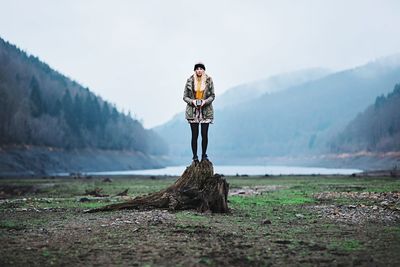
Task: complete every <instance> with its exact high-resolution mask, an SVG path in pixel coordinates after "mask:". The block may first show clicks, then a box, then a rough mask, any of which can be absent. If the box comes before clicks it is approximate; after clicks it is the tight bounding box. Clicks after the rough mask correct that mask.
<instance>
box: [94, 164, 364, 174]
mask: <svg viewBox="0 0 400 267" xmlns="http://www.w3.org/2000/svg"><path fill="white" fill-rule="evenodd" d="M185 168H186V166H172V167H166V168H162V169H150V170H135V171H113V172H90V173H88V174H91V175H96V174H97V175H131V174H137V175H172V176H180V175H181V174H182V173H183V171H184V170H185ZM214 172H215V173H219V174H224V175H246V174H247V175H266V174H268V175H280V174H282V175H291V174H296V175H311V174H344V175H348V174H353V173H359V172H362V171H361V170H357V169H331V168H314V167H293V166H237V165H232V166H231V165H215V166H214Z"/></svg>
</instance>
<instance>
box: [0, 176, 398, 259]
mask: <svg viewBox="0 0 400 267" xmlns="http://www.w3.org/2000/svg"><path fill="white" fill-rule="evenodd" d="M225 178H226V179H227V181H228V182H229V183H230V186H231V190H230V192H231V194H230V196H229V206H230V209H231V212H230V213H228V214H211V213H206V214H202V213H198V212H196V211H177V212H171V211H166V210H152V211H134V210H125V211H117V212H107V213H84V210H86V209H90V208H94V207H99V206H102V205H105V204H109V203H114V202H119V201H124V200H126V199H131V198H133V197H135V196H137V195H141V194H145V193H149V192H154V191H157V190H160V189H161V188H164V187H165V186H167V185H169V184H171V183H173V181H174V178H173V177H172V178H164V177H151V178H146V177H139V178H138V177H126V178H118V177H117V178H115V177H111V178H110V179H108V181H106V180H105V179H104V178H91V179H85V178H81V179H68V178H60V179H58V178H56V179H47V178H46V179H18V180H15V179H13V180H11V179H0V242H1V249H0V266H87V265H89V266H400V253H398V252H399V251H400V193H399V189H400V180H399V179H394V178H379V177H372V178H371V177H368V178H363V177H357V178H354V177H345V176H343V177H342V176H335V177H325V176H321V177H318V176H317V177H316V176H310V177H305V176H298V177H295V176H291V177H280V176H277V177H245V178H237V177H225ZM94 188H102V191H101V192H103V193H104V194H107V195H108V196H105V197H94V196H89V195H86V194H85V192H86V190H87V189H94ZM124 189H128V195H127V196H122V197H121V196H115V195H116V194H117V193H118V192H121V191H123V190H124Z"/></svg>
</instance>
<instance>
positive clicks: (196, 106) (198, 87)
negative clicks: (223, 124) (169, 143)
mask: <svg viewBox="0 0 400 267" xmlns="http://www.w3.org/2000/svg"><path fill="white" fill-rule="evenodd" d="M205 70H206V67H205V66H204V64H203V63H201V62H200V63H196V64H195V65H194V72H195V73H194V74H193V75H192V76H190V77H189V78H188V79H187V81H186V86H185V91H184V92H183V100H184V101H185V102H186V103H187V105H186V112H185V117H186V119H187V120H188V122H189V125H190V129H191V131H192V142H191V145H192V152H193V161H194V163H198V162H199V158H198V157H197V138H198V136H199V125H201V148H202V154H201V160H208V157H207V145H208V126H209V125H210V123H212V122H213V119H214V109H213V106H212V102H213V101H214V99H215V93H214V84H213V81H212V79H211V77H210V76H208V75H207V74H206V73H205Z"/></svg>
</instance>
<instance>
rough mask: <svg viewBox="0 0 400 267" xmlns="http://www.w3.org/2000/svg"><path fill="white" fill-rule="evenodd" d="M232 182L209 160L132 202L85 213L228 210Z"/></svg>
mask: <svg viewBox="0 0 400 267" xmlns="http://www.w3.org/2000/svg"><path fill="white" fill-rule="evenodd" d="M228 191H229V184H228V183H227V182H226V180H225V179H224V178H222V176H221V175H219V174H214V168H213V164H212V163H211V162H210V161H208V160H203V161H201V162H200V163H194V162H193V163H192V164H191V165H190V166H189V167H187V168H186V170H185V171H184V172H183V174H182V176H181V177H180V178H179V179H178V180H176V181H175V183H174V184H173V185H171V186H169V187H168V188H166V189H163V190H161V191H159V192H155V193H151V194H148V195H145V196H139V197H136V198H134V199H132V200H130V201H127V202H124V203H118V204H111V205H107V206H105V207H101V208H96V209H91V210H87V211H85V212H89V213H92V212H99V211H114V210H121V209H137V210H149V209H168V210H187V209H196V210H198V211H200V212H206V211H211V212H217V213H225V212H228V211H229V209H228V204H227V197H228Z"/></svg>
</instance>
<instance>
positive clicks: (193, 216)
mask: <svg viewBox="0 0 400 267" xmlns="http://www.w3.org/2000/svg"><path fill="white" fill-rule="evenodd" d="M175 218H176V219H178V220H180V221H197V222H205V221H208V218H207V217H206V216H204V215H201V214H197V213H194V212H188V211H181V212H178V213H176V214H175Z"/></svg>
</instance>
